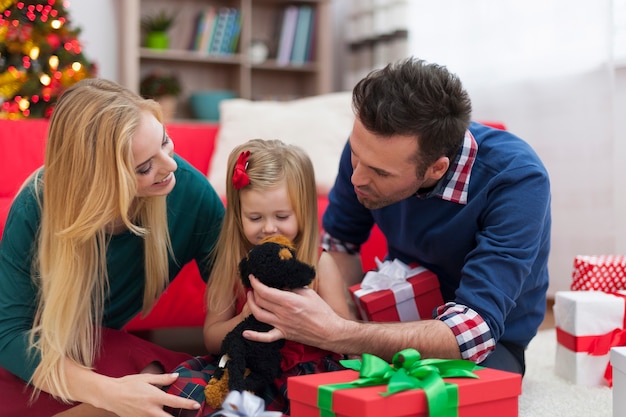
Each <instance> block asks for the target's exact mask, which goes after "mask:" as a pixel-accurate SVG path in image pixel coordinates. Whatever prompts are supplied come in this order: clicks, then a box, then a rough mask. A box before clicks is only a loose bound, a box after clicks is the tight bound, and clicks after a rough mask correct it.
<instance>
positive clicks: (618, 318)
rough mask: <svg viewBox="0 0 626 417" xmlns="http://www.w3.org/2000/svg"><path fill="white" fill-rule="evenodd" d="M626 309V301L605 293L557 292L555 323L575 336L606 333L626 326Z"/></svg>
mask: <svg viewBox="0 0 626 417" xmlns="http://www.w3.org/2000/svg"><path fill="white" fill-rule="evenodd" d="M617 293H618V294H622V295H624V296H626V292H625V291H618V292H617ZM624 308H625V300H624V298H622V297H619V296H615V295H613V294H609V293H605V292H602V291H557V292H556V293H555V296H554V307H553V310H554V322H555V325H556V327H558V328H560V329H562V330H564V331H566V332H568V333H571V334H573V335H596V334H604V333H607V332H610V331H611V330H613V329H615V328H616V327H617V328H621V327H622V326H623V322H624Z"/></svg>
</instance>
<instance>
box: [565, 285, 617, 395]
mask: <svg viewBox="0 0 626 417" xmlns="http://www.w3.org/2000/svg"><path fill="white" fill-rule="evenodd" d="M625 301H626V293H625V292H621V293H605V292H602V291H557V292H556V294H555V298H554V322H555V325H556V338H557V346H556V361H555V366H554V370H555V373H556V374H557V375H559V376H560V377H562V378H564V379H566V380H568V381H570V382H572V383H574V384H577V385H595V386H607V385H608V386H610V385H611V367H610V363H609V351H610V349H611V347H613V346H622V345H624V344H626V332H624V326H625V323H624V319H625V314H624V313H625V310H626V302H625Z"/></svg>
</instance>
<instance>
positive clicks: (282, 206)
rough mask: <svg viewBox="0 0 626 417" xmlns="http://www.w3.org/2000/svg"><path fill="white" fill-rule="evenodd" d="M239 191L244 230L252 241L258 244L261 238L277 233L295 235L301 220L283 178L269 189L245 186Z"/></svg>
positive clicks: (294, 237)
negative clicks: (277, 184)
mask: <svg viewBox="0 0 626 417" xmlns="http://www.w3.org/2000/svg"><path fill="white" fill-rule="evenodd" d="M239 193H240V194H239V197H240V200H241V219H242V223H243V233H244V235H245V236H246V239H248V241H249V242H250V243H251V244H253V245H258V244H259V242H260V241H261V239H263V238H265V237H268V236H275V235H284V236H285V237H287V238H288V239H291V241H294V240H295V239H296V236H297V235H298V220H297V218H296V213H295V212H294V210H293V207H292V205H291V200H290V199H289V195H288V194H287V184H285V182H284V181H283V182H282V183H281V185H279V186H278V187H276V188H273V189H270V190H264V191H258V190H252V189H249V188H247V187H246V188H243V189H242V190H241V191H240V192H239Z"/></svg>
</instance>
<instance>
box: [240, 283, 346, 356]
mask: <svg viewBox="0 0 626 417" xmlns="http://www.w3.org/2000/svg"><path fill="white" fill-rule="evenodd" d="M250 283H251V284H252V288H253V289H254V291H250V292H248V305H249V306H250V310H251V311H252V314H254V317H256V318H257V319H258V320H260V321H262V322H264V323H267V324H270V325H272V326H274V329H272V330H270V331H269V332H266V333H262V332H261V333H260V332H255V331H251V330H247V331H245V332H244V333H243V335H244V337H246V338H247V339H250V340H255V341H258V342H272V341H275V340H278V339H282V338H285V339H288V340H294V341H296V342H300V343H304V344H306V345H311V346H317V347H319V348H322V349H328V347H327V346H326V344H327V343H328V342H329V341H330V340H329V338H330V336H331V335H333V334H337V331H338V330H337V329H338V328H340V327H341V323H343V322H344V321H345V320H344V319H342V318H341V317H339V316H338V315H337V314H335V312H334V311H333V310H332V308H330V306H329V305H328V304H326V302H325V301H324V300H323V299H322V298H321V297H320V296H319V295H318V294H317V293H316V292H315V291H313V290H312V289H310V288H298V289H295V290H292V291H283V290H279V289H276V288H270V287H268V286H266V285H264V284H262V283H261V282H260V281H259V280H258V279H256V278H255V277H254V276H253V275H250Z"/></svg>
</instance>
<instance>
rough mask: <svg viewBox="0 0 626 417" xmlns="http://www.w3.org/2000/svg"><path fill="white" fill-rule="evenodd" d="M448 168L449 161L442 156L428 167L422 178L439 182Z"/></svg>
mask: <svg viewBox="0 0 626 417" xmlns="http://www.w3.org/2000/svg"><path fill="white" fill-rule="evenodd" d="M449 167H450V159H449V158H448V157H447V156H442V157H440V158H439V159H437V160H436V161H435V162H434V163H433V164H431V166H429V167H428V169H427V170H426V175H425V176H424V177H425V178H429V179H431V180H434V181H439V180H440V179H441V177H443V176H444V175H445V173H446V172H447V171H448V168H449Z"/></svg>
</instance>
